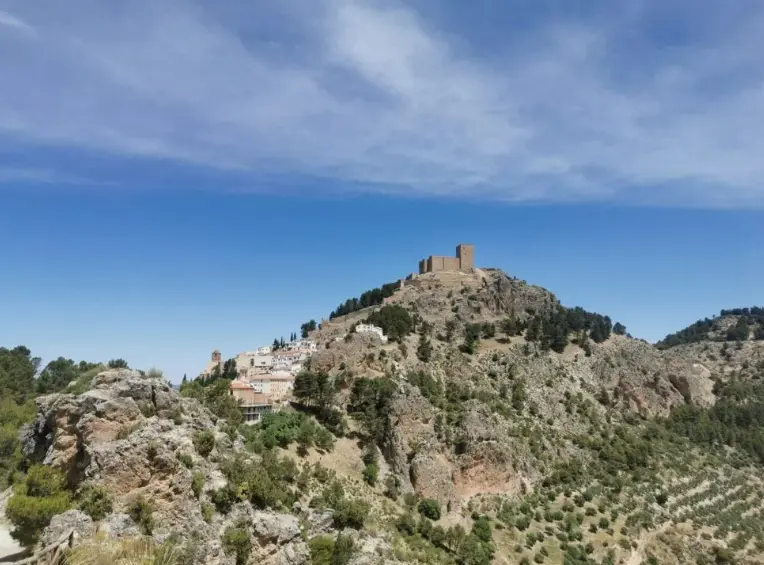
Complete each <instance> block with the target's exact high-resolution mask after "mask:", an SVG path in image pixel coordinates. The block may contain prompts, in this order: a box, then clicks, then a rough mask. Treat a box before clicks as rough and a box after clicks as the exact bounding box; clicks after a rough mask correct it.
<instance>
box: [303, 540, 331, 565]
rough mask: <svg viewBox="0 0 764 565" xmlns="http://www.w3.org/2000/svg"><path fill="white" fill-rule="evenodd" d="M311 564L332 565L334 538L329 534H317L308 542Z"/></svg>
mask: <svg viewBox="0 0 764 565" xmlns="http://www.w3.org/2000/svg"><path fill="white" fill-rule="evenodd" d="M308 549H310V563H311V565H331V563H332V555H333V554H334V540H333V539H332V538H330V537H329V536H316V537H314V538H313V539H311V540H310V541H309V542H308Z"/></svg>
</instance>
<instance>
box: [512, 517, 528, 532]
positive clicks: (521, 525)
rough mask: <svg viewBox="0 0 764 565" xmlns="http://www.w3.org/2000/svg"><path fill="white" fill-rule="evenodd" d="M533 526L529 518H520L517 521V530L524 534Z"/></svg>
mask: <svg viewBox="0 0 764 565" xmlns="http://www.w3.org/2000/svg"><path fill="white" fill-rule="evenodd" d="M530 525H531V519H530V518H528V516H518V517H517V518H516V519H515V528H517V529H518V530H520V531H521V532H524V531H525V530H527V529H528V527H529V526H530Z"/></svg>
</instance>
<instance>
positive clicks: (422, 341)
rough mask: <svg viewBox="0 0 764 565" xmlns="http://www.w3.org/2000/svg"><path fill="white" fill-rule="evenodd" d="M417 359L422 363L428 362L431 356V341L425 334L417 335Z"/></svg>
mask: <svg viewBox="0 0 764 565" xmlns="http://www.w3.org/2000/svg"><path fill="white" fill-rule="evenodd" d="M416 356H417V359H419V360H420V361H422V362H423V363H429V362H430V359H431V358H432V342H431V341H430V339H429V338H428V337H427V335H426V334H421V335H420V336H419V345H417V348H416Z"/></svg>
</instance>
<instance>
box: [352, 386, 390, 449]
mask: <svg viewBox="0 0 764 565" xmlns="http://www.w3.org/2000/svg"><path fill="white" fill-rule="evenodd" d="M394 392H395V384H394V383H393V381H391V380H389V379H367V378H361V379H357V380H356V381H354V382H353V389H352V392H351V395H350V405H349V406H348V413H350V414H352V415H353V416H354V418H355V419H356V420H357V421H358V422H359V423H360V424H361V427H362V429H363V432H364V434H365V436H366V439H367V443H369V442H370V443H374V444H377V445H381V443H382V442H383V440H384V438H385V436H386V434H387V431H388V427H389V425H390V418H389V416H390V410H391V405H392V401H393V395H394Z"/></svg>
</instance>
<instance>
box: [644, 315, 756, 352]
mask: <svg viewBox="0 0 764 565" xmlns="http://www.w3.org/2000/svg"><path fill="white" fill-rule="evenodd" d="M748 340H756V341H761V340H764V308H759V307H756V306H754V307H753V308H735V309H732V310H722V311H721V312H720V313H719V316H718V317H714V318H705V319H703V320H698V321H697V322H695V323H694V324H691V325H689V326H687V327H686V328H684V329H683V330H680V331H678V332H676V333H673V334H669V335H667V336H666V337H665V338H664V339H663V340H662V341H660V342H658V343H657V344H656V346H657V347H658V348H659V349H668V348H670V347H675V346H677V345H683V344H687V343H699V342H703V341H748Z"/></svg>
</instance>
